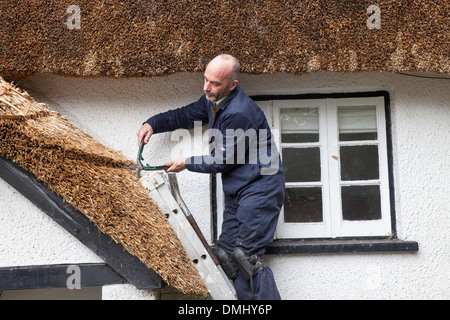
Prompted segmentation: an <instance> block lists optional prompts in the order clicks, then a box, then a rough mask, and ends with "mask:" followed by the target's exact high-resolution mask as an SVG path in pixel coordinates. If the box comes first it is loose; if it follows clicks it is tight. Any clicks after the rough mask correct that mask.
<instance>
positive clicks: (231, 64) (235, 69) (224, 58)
mask: <svg viewBox="0 0 450 320" xmlns="http://www.w3.org/2000/svg"><path fill="white" fill-rule="evenodd" d="M211 64H213V65H215V66H219V67H222V68H224V69H226V71H228V72H230V80H231V81H233V80H238V77H239V72H240V70H241V65H240V63H239V61H238V59H236V58H235V57H233V56H232V55H230V54H225V53H224V54H220V55H218V56H216V57H215V58H214V59H212V60H211V61H210V62H209V64H208V66H209V65H211Z"/></svg>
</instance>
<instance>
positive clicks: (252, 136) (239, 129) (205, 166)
mask: <svg viewBox="0 0 450 320" xmlns="http://www.w3.org/2000/svg"><path fill="white" fill-rule="evenodd" d="M221 128H222V129H221V130H215V129H213V130H212V133H211V134H212V136H213V137H214V142H213V143H214V150H213V152H212V153H211V154H210V155H203V156H194V157H190V158H187V159H186V169H188V170H189V171H194V172H201V173H225V172H228V171H230V170H232V169H234V168H236V167H237V166H239V165H242V164H245V163H246V162H248V161H249V157H250V158H251V157H253V156H256V150H257V145H256V143H257V136H256V130H255V128H254V126H253V124H252V121H251V120H250V119H248V118H247V117H246V116H245V115H244V114H242V113H235V114H232V115H230V116H229V117H227V118H226V119H224V120H223V125H222V126H221ZM255 162H256V160H255Z"/></svg>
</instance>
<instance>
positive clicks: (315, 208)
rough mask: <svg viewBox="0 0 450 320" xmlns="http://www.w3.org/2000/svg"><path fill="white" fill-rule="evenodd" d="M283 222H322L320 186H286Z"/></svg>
mask: <svg viewBox="0 0 450 320" xmlns="http://www.w3.org/2000/svg"><path fill="white" fill-rule="evenodd" d="M284 221H285V222H322V221H323V216H322V188H320V187H317V188H287V189H286V198H285V200H284Z"/></svg>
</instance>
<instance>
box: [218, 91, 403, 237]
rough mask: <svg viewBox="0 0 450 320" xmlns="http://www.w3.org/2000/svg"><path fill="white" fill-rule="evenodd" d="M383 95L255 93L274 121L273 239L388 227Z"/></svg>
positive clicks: (372, 232)
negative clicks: (277, 194)
mask: <svg viewBox="0 0 450 320" xmlns="http://www.w3.org/2000/svg"><path fill="white" fill-rule="evenodd" d="M310 97H313V98H312V99H311V98H310ZM385 98H387V93H381V94H379V93H362V94H360V93H358V94H346V95H344V94H339V95H315V96H312V95H308V96H295V97H294V96H290V97H286V96H282V97H254V100H255V101H256V102H257V104H258V105H259V106H260V107H261V109H262V110H263V111H264V113H265V114H266V117H267V119H268V121H269V124H270V123H271V124H272V130H273V134H274V136H275V138H276V143H277V146H278V148H279V151H280V154H281V157H282V161H283V165H284V168H285V180H286V199H285V203H284V207H283V209H282V211H281V214H280V218H279V221H278V227H277V231H276V238H277V239H299V238H340V237H379V236H389V235H391V234H392V233H393V232H394V230H393V223H392V222H391V221H393V220H392V218H393V214H392V213H391V210H392V208H391V201H390V199H391V191H390V177H389V167H388V140H387V138H388V136H387V126H386V123H387V118H386V116H387V115H386V106H385ZM219 179H220V177H219ZM220 185H221V183H220V181H218V186H219V189H220ZM218 194H219V195H220V193H218ZM218 200H219V201H218V212H219V215H218V218H219V219H218V221H217V226H218V228H219V229H220V225H221V217H220V216H221V212H222V206H223V204H222V201H221V197H218ZM219 232H220V230H219Z"/></svg>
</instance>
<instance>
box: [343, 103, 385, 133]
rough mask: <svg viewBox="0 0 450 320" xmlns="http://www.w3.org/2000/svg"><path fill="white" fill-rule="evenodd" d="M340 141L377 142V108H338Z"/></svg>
mask: <svg viewBox="0 0 450 320" xmlns="http://www.w3.org/2000/svg"><path fill="white" fill-rule="evenodd" d="M338 122H339V141H355V140H376V139H377V113H376V107H375V106H357V107H338Z"/></svg>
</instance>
